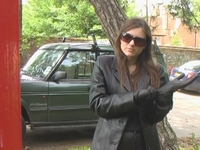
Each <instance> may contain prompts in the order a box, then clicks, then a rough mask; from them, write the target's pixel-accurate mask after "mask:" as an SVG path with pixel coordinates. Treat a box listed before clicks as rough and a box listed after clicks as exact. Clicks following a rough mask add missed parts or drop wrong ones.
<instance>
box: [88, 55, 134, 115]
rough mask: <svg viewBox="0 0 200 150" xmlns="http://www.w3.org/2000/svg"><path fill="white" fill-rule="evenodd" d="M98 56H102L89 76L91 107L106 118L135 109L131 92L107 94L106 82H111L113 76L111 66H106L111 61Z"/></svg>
mask: <svg viewBox="0 0 200 150" xmlns="http://www.w3.org/2000/svg"><path fill="white" fill-rule="evenodd" d="M99 58H102V57H100V56H99V57H98V58H97V61H96V63H95V65H94V68H93V73H92V78H91V89H90V94H89V104H90V107H91V109H92V110H93V111H94V112H95V114H96V115H97V116H99V117H102V118H107V119H109V118H118V117H123V116H124V115H125V114H127V113H128V112H129V111H133V110H137V106H136V105H135V104H134V102H133V92H125V93H119V94H118V93H116V94H108V89H107V88H108V87H107V83H108V82H109V84H111V82H113V81H112V79H110V78H111V77H112V78H113V76H112V75H111V73H112V71H111V67H108V65H110V63H111V62H105V60H100V59H99ZM105 66H106V67H105ZM108 80H109V81H108ZM114 82H115V80H114ZM116 88H119V87H116Z"/></svg>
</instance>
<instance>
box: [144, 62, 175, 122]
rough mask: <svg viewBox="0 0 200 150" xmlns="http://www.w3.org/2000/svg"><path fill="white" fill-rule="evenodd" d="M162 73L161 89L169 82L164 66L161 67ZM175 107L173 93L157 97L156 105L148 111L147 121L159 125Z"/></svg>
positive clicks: (149, 107) (151, 106)
mask: <svg viewBox="0 0 200 150" xmlns="http://www.w3.org/2000/svg"><path fill="white" fill-rule="evenodd" d="M159 66H160V67H159V72H160V75H161V77H160V82H161V84H160V87H162V86H163V85H165V84H166V83H167V82H168V81H167V80H166V71H165V70H164V68H163V66H161V65H159ZM172 107H173V93H171V94H159V93H158V95H157V96H156V100H155V101H154V103H153V104H152V105H150V106H148V108H147V109H146V110H147V112H146V114H147V115H146V116H147V120H148V121H149V122H150V123H157V122H160V121H162V120H163V118H164V117H165V116H166V115H167V114H168V113H169V111H170V110H171V109H172Z"/></svg>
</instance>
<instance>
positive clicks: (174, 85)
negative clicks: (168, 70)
mask: <svg viewBox="0 0 200 150" xmlns="http://www.w3.org/2000/svg"><path fill="white" fill-rule="evenodd" d="M184 76H185V75H184V74H181V75H180V76H178V77H177V78H176V79H174V80H172V81H169V82H168V83H167V84H165V85H164V86H163V87H161V88H160V89H159V90H158V93H159V94H172V93H173V92H175V91H177V90H178V89H183V88H185V87H186V86H188V85H189V84H191V83H192V82H193V81H194V80H196V79H197V77H198V74H196V75H194V76H192V77H190V78H189V79H186V80H184V81H180V79H182V78H183V77H184Z"/></svg>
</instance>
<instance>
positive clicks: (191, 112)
mask: <svg viewBox="0 0 200 150" xmlns="http://www.w3.org/2000/svg"><path fill="white" fill-rule="evenodd" d="M168 121H169V123H170V125H171V126H172V128H173V129H174V131H175V132H176V135H177V137H180V138H181V137H191V133H195V137H200V95H199V94H196V93H191V92H185V91H184V92H175V93H174V107H173V109H172V110H171V111H170V113H169V114H168Z"/></svg>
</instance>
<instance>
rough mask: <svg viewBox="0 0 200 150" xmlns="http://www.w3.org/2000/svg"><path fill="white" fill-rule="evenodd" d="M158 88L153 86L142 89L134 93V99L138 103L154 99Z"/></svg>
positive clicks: (149, 101)
mask: <svg viewBox="0 0 200 150" xmlns="http://www.w3.org/2000/svg"><path fill="white" fill-rule="evenodd" d="M156 95H157V90H156V89H155V88H153V87H151V86H149V87H148V89H144V90H140V91H137V92H136V93H134V95H133V100H134V103H135V104H136V105H145V104H149V103H151V102H153V101H154V97H155V96H156Z"/></svg>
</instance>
